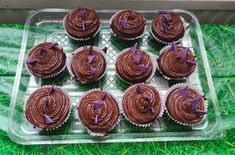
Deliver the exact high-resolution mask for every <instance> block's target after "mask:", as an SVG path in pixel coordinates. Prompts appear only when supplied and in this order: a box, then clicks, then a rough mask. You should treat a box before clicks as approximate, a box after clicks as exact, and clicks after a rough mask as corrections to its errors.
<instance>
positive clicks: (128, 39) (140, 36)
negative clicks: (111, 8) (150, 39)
mask: <svg viewBox="0 0 235 155" xmlns="http://www.w3.org/2000/svg"><path fill="white" fill-rule="evenodd" d="M122 11H125V10H120V11H118V12H116V13H115V14H114V15H112V17H111V18H110V20H109V30H110V31H111V33H112V34H113V35H114V36H115V37H117V38H119V39H122V40H126V41H133V40H137V39H139V38H142V37H143V36H144V34H145V32H146V29H147V23H146V25H145V26H144V31H143V33H142V34H141V35H139V36H138V37H135V38H124V37H121V36H117V35H116V34H115V33H114V32H113V30H112V28H111V25H112V22H113V20H114V18H115V17H116V15H117V14H119V13H120V12H122ZM144 20H145V18H144ZM145 21H146V20H145Z"/></svg>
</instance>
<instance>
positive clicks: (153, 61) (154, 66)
mask: <svg viewBox="0 0 235 155" xmlns="http://www.w3.org/2000/svg"><path fill="white" fill-rule="evenodd" d="M129 50H130V48H126V49H124V50H122V51H121V52H120V53H119V54H118V56H117V59H118V57H119V56H120V55H122V54H123V53H125V52H127V51H129ZM145 52H146V53H147V54H148V53H149V52H148V51H145ZM117 59H116V60H117ZM150 59H151V61H152V65H153V69H152V73H151V75H150V76H149V78H148V79H147V80H146V81H144V82H146V83H148V82H150V81H151V80H152V79H153V76H154V74H155V72H156V66H157V63H156V62H155V60H154V59H153V58H151V55H150ZM117 65H118V64H117ZM114 69H115V72H116V73H117V74H116V75H117V76H118V78H119V79H121V80H122V81H123V82H125V83H126V84H128V85H131V84H135V83H134V82H129V81H126V80H124V79H123V78H122V77H121V76H120V75H119V74H118V72H117V69H116V64H115V68H114Z"/></svg>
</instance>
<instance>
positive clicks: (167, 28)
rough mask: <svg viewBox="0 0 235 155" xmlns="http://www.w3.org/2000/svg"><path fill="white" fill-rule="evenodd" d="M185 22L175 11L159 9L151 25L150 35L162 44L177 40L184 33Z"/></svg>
mask: <svg viewBox="0 0 235 155" xmlns="http://www.w3.org/2000/svg"><path fill="white" fill-rule="evenodd" d="M185 27H186V25H185V23H184V21H183V18H182V17H180V16H179V15H178V14H177V13H174V12H167V11H160V12H159V13H158V14H157V15H156V16H155V17H154V19H153V21H152V25H151V29H150V30H151V34H152V36H153V37H154V38H155V39H156V40H158V41H159V42H161V43H163V44H170V43H171V42H173V41H174V42H178V41H179V40H180V39H181V38H183V36H184V34H185Z"/></svg>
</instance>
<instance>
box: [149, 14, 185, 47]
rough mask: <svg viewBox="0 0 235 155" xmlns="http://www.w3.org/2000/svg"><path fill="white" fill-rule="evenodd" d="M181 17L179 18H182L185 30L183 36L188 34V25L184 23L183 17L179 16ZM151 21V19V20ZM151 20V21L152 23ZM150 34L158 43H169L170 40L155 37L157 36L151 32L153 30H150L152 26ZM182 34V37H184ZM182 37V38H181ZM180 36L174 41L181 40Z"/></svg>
mask: <svg viewBox="0 0 235 155" xmlns="http://www.w3.org/2000/svg"><path fill="white" fill-rule="evenodd" d="M180 18H181V20H182V22H183V25H184V29H185V32H184V36H186V35H187V34H188V32H189V31H188V29H187V27H188V25H187V24H186V22H185V20H184V18H183V17H180ZM152 22H153V21H152ZM152 22H151V23H152ZM150 34H151V35H152V36H153V38H154V39H155V40H157V41H158V42H160V43H162V44H166V45H170V44H171V43H172V42H166V41H163V40H161V39H159V38H157V36H155V35H154V34H153V31H152V28H150ZM184 36H183V37H184ZM183 37H182V38H183ZM182 38H180V39H178V40H176V41H174V42H175V43H178V42H180V41H181V40H182Z"/></svg>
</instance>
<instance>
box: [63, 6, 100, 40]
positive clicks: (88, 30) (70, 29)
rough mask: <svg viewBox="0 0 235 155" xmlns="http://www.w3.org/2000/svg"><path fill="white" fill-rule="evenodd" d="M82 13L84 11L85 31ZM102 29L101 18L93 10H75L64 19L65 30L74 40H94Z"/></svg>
mask: <svg viewBox="0 0 235 155" xmlns="http://www.w3.org/2000/svg"><path fill="white" fill-rule="evenodd" d="M81 11H84V22H85V30H83V17H82V16H81ZM99 27H100V17H99V16H98V14H97V13H96V11H95V10H93V9H91V8H78V9H76V10H73V11H72V12H70V13H69V14H68V15H66V16H65V19H64V28H65V30H66V31H67V33H68V34H69V35H70V36H72V37H74V38H78V39H79V38H92V37H93V36H94V35H95V34H96V33H97V31H98V30H99Z"/></svg>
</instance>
